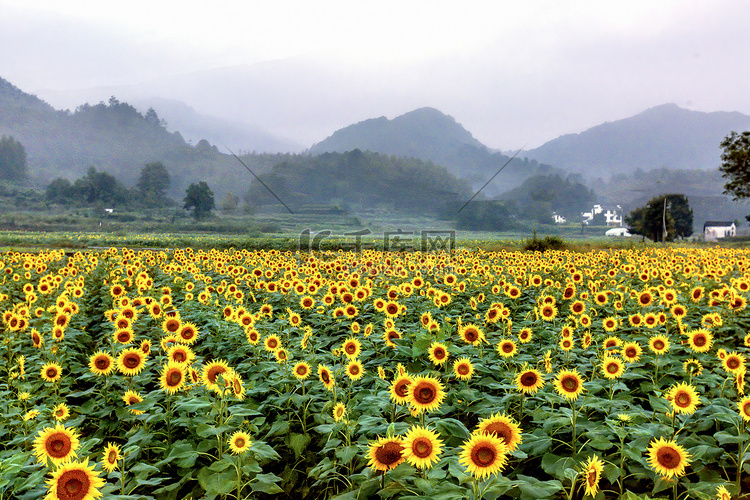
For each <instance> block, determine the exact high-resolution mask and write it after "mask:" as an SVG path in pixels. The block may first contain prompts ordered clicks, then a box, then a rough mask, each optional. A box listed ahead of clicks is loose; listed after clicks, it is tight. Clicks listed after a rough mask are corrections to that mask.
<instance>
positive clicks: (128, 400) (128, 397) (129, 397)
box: [122, 391, 144, 415]
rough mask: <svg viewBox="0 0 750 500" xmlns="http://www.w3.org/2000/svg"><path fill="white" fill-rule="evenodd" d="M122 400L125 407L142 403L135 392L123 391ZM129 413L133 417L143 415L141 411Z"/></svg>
mask: <svg viewBox="0 0 750 500" xmlns="http://www.w3.org/2000/svg"><path fill="white" fill-rule="evenodd" d="M122 400H123V401H125V405H127V406H130V405H134V404H136V403H140V402H142V401H143V398H142V397H141V395H140V394H138V393H137V392H133V391H125V394H123V396H122ZM130 413H132V414H133V415H143V413H144V412H143V410H134V409H131V410H130Z"/></svg>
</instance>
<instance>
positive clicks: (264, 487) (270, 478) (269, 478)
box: [250, 474, 284, 495]
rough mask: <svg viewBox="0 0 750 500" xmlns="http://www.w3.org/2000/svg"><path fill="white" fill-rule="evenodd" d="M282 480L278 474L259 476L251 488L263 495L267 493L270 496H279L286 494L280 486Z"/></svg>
mask: <svg viewBox="0 0 750 500" xmlns="http://www.w3.org/2000/svg"><path fill="white" fill-rule="evenodd" d="M279 481H281V478H280V477H279V476H277V475H276V474H258V475H256V476H255V481H253V482H251V483H250V487H251V488H252V489H253V491H260V492H261V493H267V494H269V495H277V494H279V493H284V490H282V489H281V488H280V487H279V485H278V484H276V483H278V482H279Z"/></svg>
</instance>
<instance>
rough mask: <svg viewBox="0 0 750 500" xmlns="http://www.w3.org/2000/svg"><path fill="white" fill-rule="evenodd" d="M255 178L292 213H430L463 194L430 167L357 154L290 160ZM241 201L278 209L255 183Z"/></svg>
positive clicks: (443, 173) (459, 183)
mask: <svg viewBox="0 0 750 500" xmlns="http://www.w3.org/2000/svg"><path fill="white" fill-rule="evenodd" d="M260 177H261V179H262V180H263V182H264V183H265V184H266V186H268V188H270V189H271V190H272V191H273V193H274V194H275V195H276V196H278V197H279V198H280V199H281V200H282V201H283V202H284V203H285V204H287V205H290V206H297V207H299V206H301V205H305V204H320V203H322V204H329V203H331V202H332V201H334V200H337V201H339V202H340V201H343V203H346V204H358V205H373V204H377V203H385V204H389V205H392V206H394V207H395V208H396V209H397V210H398V209H400V210H410V211H418V212H434V211H436V210H438V209H440V208H441V207H444V206H445V205H446V203H448V202H450V201H453V200H456V199H457V198H459V197H463V196H465V195H467V193H468V192H469V189H468V186H467V185H466V184H465V183H464V182H462V181H460V180H458V179H457V178H456V177H454V176H453V175H451V174H450V173H448V171H447V170H446V169H445V168H443V167H440V166H438V165H435V164H434V163H431V162H424V161H422V160H417V159H414V158H397V157H393V156H386V155H381V154H378V153H371V152H362V151H360V150H358V149H355V150H353V151H349V152H347V153H325V154H322V155H320V156H315V157H310V156H302V155H298V156H291V157H288V158H287V159H286V160H285V161H283V162H282V163H279V164H277V165H276V166H274V167H273V170H272V172H270V173H268V174H263V175H261V176H260ZM245 201H246V203H247V204H248V205H253V206H260V205H266V204H277V203H278V201H277V200H276V198H275V197H274V196H273V194H271V193H269V192H268V189H266V187H265V186H263V185H262V184H261V183H260V182H259V181H257V180H254V181H253V183H252V185H251V186H250V190H249V191H248V192H247V194H246V195H245Z"/></svg>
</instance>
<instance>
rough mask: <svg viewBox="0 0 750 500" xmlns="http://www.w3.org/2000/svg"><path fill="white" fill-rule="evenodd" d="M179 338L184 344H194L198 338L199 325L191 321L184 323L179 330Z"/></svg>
mask: <svg viewBox="0 0 750 500" xmlns="http://www.w3.org/2000/svg"><path fill="white" fill-rule="evenodd" d="M177 339H178V340H179V341H180V342H182V343H183V344H187V345H192V344H194V343H195V341H196V340H198V327H197V326H195V325H194V324H193V323H190V322H185V323H182V325H181V326H180V329H179V330H178V331H177Z"/></svg>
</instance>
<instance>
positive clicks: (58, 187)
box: [45, 177, 73, 203]
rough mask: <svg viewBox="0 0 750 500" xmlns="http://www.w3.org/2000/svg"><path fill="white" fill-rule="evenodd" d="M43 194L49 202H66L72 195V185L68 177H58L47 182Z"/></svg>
mask: <svg viewBox="0 0 750 500" xmlns="http://www.w3.org/2000/svg"><path fill="white" fill-rule="evenodd" d="M45 195H46V198H47V201H49V202H52V203H68V202H69V201H71V198H72V196H73V187H72V186H71V184H70V181H69V180H68V179H63V178H60V177H58V178H57V179H55V180H53V181H52V182H50V183H49V185H48V186H47V190H46V192H45Z"/></svg>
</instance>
